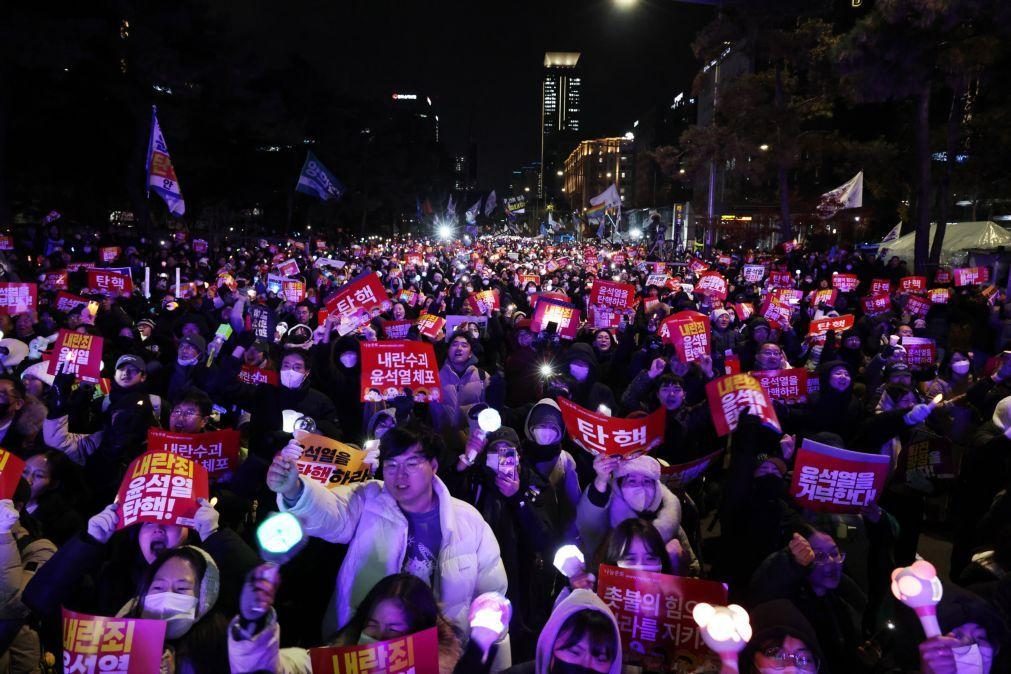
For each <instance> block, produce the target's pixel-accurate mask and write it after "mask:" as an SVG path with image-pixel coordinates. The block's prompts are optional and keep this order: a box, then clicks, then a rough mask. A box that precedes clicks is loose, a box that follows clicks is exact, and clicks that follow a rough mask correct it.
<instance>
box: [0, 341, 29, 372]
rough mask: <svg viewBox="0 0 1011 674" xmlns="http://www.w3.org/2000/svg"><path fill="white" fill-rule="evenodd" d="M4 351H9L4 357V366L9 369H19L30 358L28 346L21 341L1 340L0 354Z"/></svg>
mask: <svg viewBox="0 0 1011 674" xmlns="http://www.w3.org/2000/svg"><path fill="white" fill-rule="evenodd" d="M2 349H6V350H7V353H6V354H5V355H4V356H3V364H4V365H5V366H7V367H17V366H18V365H20V364H21V361H23V360H24V359H25V358H26V357H27V356H28V345H27V344H25V343H24V342H22V341H21V340H19V339H13V338H11V337H8V338H6V339H0V353H3V351H2Z"/></svg>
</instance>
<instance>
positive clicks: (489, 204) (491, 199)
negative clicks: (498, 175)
mask: <svg viewBox="0 0 1011 674" xmlns="http://www.w3.org/2000/svg"><path fill="white" fill-rule="evenodd" d="M494 210H495V190H492V191H491V194H489V195H488V198H487V199H485V201H484V214H485V217H488V216H490V215H491V213H492V211H494Z"/></svg>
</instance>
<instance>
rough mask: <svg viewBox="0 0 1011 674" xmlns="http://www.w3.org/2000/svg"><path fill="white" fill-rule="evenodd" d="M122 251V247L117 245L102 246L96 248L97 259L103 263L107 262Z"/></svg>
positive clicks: (114, 259)
mask: <svg viewBox="0 0 1011 674" xmlns="http://www.w3.org/2000/svg"><path fill="white" fill-rule="evenodd" d="M122 253H123V249H122V248H120V247H119V246H103V247H102V248H99V249H98V259H99V261H100V262H102V263H103V264H108V263H109V262H115V261H116V258H118V257H119V256H120V255H121V254H122Z"/></svg>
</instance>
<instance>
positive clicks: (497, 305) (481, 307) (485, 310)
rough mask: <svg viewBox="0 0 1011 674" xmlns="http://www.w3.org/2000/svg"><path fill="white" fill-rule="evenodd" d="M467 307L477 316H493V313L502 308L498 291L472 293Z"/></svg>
mask: <svg viewBox="0 0 1011 674" xmlns="http://www.w3.org/2000/svg"><path fill="white" fill-rule="evenodd" d="M467 307H469V308H470V313H472V314H474V315H475V316H491V312H492V311H495V310H496V309H501V308H502V302H501V300H500V299H499V296H498V291H497V290H482V291H481V292H477V293H471V294H470V296H469V297H468V298H467Z"/></svg>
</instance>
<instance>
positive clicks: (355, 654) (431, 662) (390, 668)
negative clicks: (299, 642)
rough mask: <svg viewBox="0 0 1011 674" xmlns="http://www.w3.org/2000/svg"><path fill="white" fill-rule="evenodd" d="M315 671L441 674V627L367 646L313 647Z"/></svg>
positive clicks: (319, 673)
mask: <svg viewBox="0 0 1011 674" xmlns="http://www.w3.org/2000/svg"><path fill="white" fill-rule="evenodd" d="M309 661H310V662H311V664H312V671H313V673H314V674H439V637H438V628H435V627H431V628H429V629H427V630H424V631H422V632H415V633H414V634H408V635H407V636H403V637H398V638H396V639H390V640H388V641H379V642H376V643H374V644H368V645H365V646H330V647H325V648H310V649H309Z"/></svg>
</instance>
